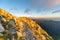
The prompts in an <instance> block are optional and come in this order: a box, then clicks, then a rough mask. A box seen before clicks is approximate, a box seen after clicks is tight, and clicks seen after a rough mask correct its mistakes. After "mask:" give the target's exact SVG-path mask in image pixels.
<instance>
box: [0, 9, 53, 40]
mask: <svg viewBox="0 0 60 40" xmlns="http://www.w3.org/2000/svg"><path fill="white" fill-rule="evenodd" d="M1 15H3V16H5V21H7V20H9V19H14V20H15V23H16V28H17V29H19V31H20V32H17V35H18V40H19V39H20V38H22V39H25V34H24V27H23V24H24V23H26V24H27V25H28V28H29V29H30V30H31V33H32V35H34V37H35V38H36V40H53V39H52V37H51V36H49V35H48V33H47V32H46V31H45V30H43V29H42V28H41V26H39V25H38V24H37V23H36V22H34V21H33V20H31V19H29V18H27V17H16V16H13V15H11V14H10V13H9V12H7V11H5V10H3V9H0V16H1ZM0 40H1V39H0Z"/></svg>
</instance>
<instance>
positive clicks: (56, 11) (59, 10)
mask: <svg viewBox="0 0 60 40" xmlns="http://www.w3.org/2000/svg"><path fill="white" fill-rule="evenodd" d="M58 12H60V10H56V11H54V12H52V13H58Z"/></svg>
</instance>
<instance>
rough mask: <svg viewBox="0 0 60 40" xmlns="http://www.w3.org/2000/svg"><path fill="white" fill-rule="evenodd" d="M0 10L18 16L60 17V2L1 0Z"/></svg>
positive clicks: (57, 0)
mask: <svg viewBox="0 0 60 40" xmlns="http://www.w3.org/2000/svg"><path fill="white" fill-rule="evenodd" d="M0 8H2V9H5V10H7V11H8V12H10V13H11V14H13V15H16V16H32V17H60V0H0Z"/></svg>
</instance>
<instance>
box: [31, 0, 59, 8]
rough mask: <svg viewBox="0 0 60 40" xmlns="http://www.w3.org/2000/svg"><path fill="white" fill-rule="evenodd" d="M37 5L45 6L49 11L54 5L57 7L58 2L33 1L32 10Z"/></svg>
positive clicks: (53, 0)
mask: <svg viewBox="0 0 60 40" xmlns="http://www.w3.org/2000/svg"><path fill="white" fill-rule="evenodd" d="M38 4H42V5H43V4H45V8H47V9H49V8H52V7H54V6H56V5H59V4H60V0H33V2H32V5H31V7H32V8H33V7H34V6H36V5H38Z"/></svg>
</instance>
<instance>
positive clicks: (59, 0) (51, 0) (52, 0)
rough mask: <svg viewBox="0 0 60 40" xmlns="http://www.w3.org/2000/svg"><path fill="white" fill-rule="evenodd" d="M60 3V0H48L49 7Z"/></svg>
mask: <svg viewBox="0 0 60 40" xmlns="http://www.w3.org/2000/svg"><path fill="white" fill-rule="evenodd" d="M59 4H60V0H48V2H47V7H48V8H51V7H54V6H56V5H59Z"/></svg>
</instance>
